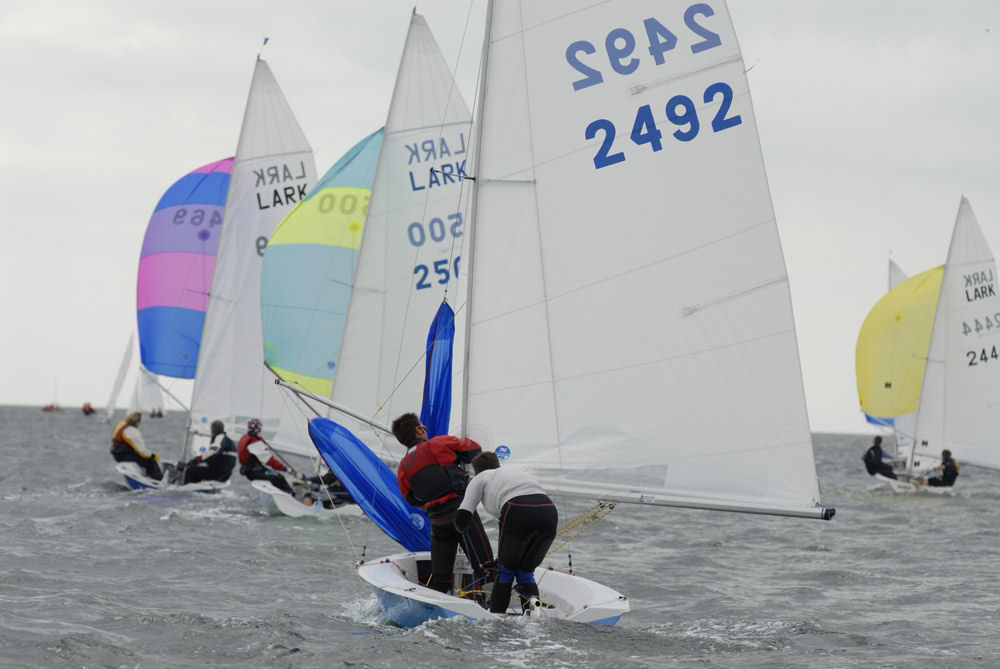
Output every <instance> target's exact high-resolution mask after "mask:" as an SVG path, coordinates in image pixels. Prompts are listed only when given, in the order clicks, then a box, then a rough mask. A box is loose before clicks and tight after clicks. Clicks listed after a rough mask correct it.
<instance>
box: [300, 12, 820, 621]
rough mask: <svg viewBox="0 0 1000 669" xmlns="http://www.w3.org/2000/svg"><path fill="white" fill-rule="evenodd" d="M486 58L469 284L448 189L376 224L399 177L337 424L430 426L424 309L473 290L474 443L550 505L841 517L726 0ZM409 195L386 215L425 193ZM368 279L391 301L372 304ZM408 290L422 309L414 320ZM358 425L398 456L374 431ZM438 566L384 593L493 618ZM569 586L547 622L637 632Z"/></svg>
mask: <svg viewBox="0 0 1000 669" xmlns="http://www.w3.org/2000/svg"><path fill="white" fill-rule="evenodd" d="M416 26H417V23H416V21H414V23H413V24H412V27H413V28H415V27H416ZM413 31H414V30H411V32H413ZM483 54H484V56H483V57H484V59H485V60H484V63H483V66H482V73H483V74H482V78H481V84H480V103H479V105H478V106H477V108H478V109H479V110H480V116H479V118H478V119H477V126H476V128H477V132H476V137H477V140H476V141H474V143H473V151H474V154H475V156H476V161H475V165H474V167H473V169H471V170H463V172H465V173H467V174H468V175H469V176H470V178H471V179H474V180H475V199H474V204H473V209H472V214H471V215H470V216H469V222H470V223H471V224H469V225H466V224H465V221H464V219H458V220H455V219H451V220H453V221H454V222H455V223H458V222H459V221H462V222H463V225H462V226H460V227H459V226H456V227H448V228H445V229H446V230H449V231H450V230H456V231H457V230H460V231H461V232H462V236H461V239H456V240H455V241H456V242H457V243H459V244H461V246H462V248H461V263H458V258H459V249H457V248H452V246H451V244H450V243H451V242H452V240H451V239H448V238H447V236H445V237H446V238H445V239H442V241H443V242H445V244H444V246H443V247H442V248H440V249H438V250H436V251H434V250H433V249H431V250H428V251H427V253H426V254H425V253H424V252H425V247H424V246H423V245H422V243H427V242H429V240H430V239H434V237H433V236H432V233H431V231H430V228H429V223H430V222H431V221H432V220H433V219H432V217H435V218H437V220H439V221H442V222H443V221H444V220H445V218H444V215H445V214H446V213H448V212H449V211H450V212H454V213H456V214H458V215H461V214H460V210H458V209H456V208H454V207H452V208H451V209H447V208H445V206H444V205H443V202H442V203H439V202H438V200H441V199H442V196H443V192H441V191H432V190H431V189H427V190H426V191H425V195H426V197H427V202H426V204H423V205H420V204H419V202H418V203H417V205H416V206H415V207H414V213H413V214H411V216H410V218H409V219H406V220H403V221H399V222H396V224H395V225H392V224H391V222H392V221H391V219H387V220H386V221H385V222H383V223H381V224H377V223H376V221H377V220H378V219H377V217H378V215H379V213H380V212H381V211H383V208H382V207H380V206H378V205H377V204H376V202H377V201H378V200H379V198H380V197H387V198H388V197H390V196H389V195H383V192H382V190H381V188H382V172H383V170H382V166H381V165H380V167H379V177H378V178H377V179H376V186H375V189H374V196H373V198H374V199H373V204H372V211H371V213H370V215H369V219H368V222H367V223H366V231H365V239H364V241H363V243H362V249H361V258H360V259H359V268H358V274H357V277H356V281H355V287H354V293H353V295H352V302H351V308H350V310H349V312H348V324H347V334H346V335H345V341H344V345H343V347H342V349H341V356H340V363H339V365H338V377H337V382H336V384H335V386H334V400H335V403H336V404H339V405H343V406H345V407H348V408H351V409H355V410H356V411H357V413H359V414H360V415H362V416H365V417H369V418H370V420H371V422H370V423H369V425H371V424H373V423H374V422H375V421H377V420H382V421H386V422H387V421H388V420H391V419H392V418H393V417H394V416H395V415H396V414H398V413H401V412H403V411H408V410H414V409H415V407H416V406H419V403H420V402H419V400H420V398H421V394H420V393H421V391H422V386H421V384H420V383H419V381H420V379H419V373H418V374H416V375H414V374H413V373H412V372H413V370H414V369H418V370H419V369H421V368H422V364H421V363H422V362H423V354H424V352H425V350H426V340H425V338H424V337H425V335H426V326H427V323H429V322H430V319H431V318H432V316H433V314H434V312H435V311H436V310H437V307H438V305H439V304H440V302H441V300H440V298H438V299H437V300H434V301H428V304H427V305H426V306H425V302H424V298H423V297H422V296H421V293H420V291H419V289H420V287H421V285H422V282H425V281H426V282H428V285H429V286H435V287H436V290H437V291H438V293H439V294H440V290H441V288H442V286H445V285H448V286H450V288H451V289H452V290H454V292H449V293H448V298H449V299H448V301H449V302H451V303H453V304H456V305H457V308H456V309H455V312H456V314H458V319H459V320H458V322H457V324H456V325H457V327H456V335H455V339H456V351H457V352H456V354H455V358H454V359H455V360H456V361H464V364H461V369H456V378H457V379H459V380H460V383H461V391H459V392H456V393H455V394H454V399H453V406H456V407H460V411H458V412H457V413H455V414H453V415H457V416H459V420H458V425H457V426H455V427H453V428H452V429H453V430H454V431H456V432H457V433H459V434H464V435H467V436H469V437H470V438H472V439H474V440H475V441H477V442H478V443H480V444H481V445H483V446H484V447H486V448H491V449H495V450H497V451H498V452H499V453H503V455H504V456H505V457H506V458H507V462H508V463H510V464H513V465H515V466H521V467H524V468H526V469H530V470H531V471H532V472H533V473H534V475H535V477H536V478H537V479H538V480H539V482H540V483H541V484H542V485H543V486H544V487H545V489H546V490H547V491H549V492H552V493H558V494H564V495H571V496H577V497H583V498H588V499H591V500H603V501H605V502H630V503H637V504H645V505H650V506H680V507H690V508H699V509H718V510H728V511H742V512H747V513H761V514H773V515H786V516H794V517H802V518H814V519H829V518H831V517H832V516H833V510H832V509H829V508H825V507H823V506H822V504H821V502H820V499H819V484H818V480H817V477H816V469H815V464H814V462H813V454H812V438H811V434H810V430H809V423H808V417H807V413H806V403H805V393H804V390H803V385H802V375H801V368H800V365H799V356H798V346H797V342H796V333H795V324H794V319H793V315H792V307H791V298H790V293H789V288H788V279H787V275H786V270H785V264H784V258H783V256H782V253H781V247H780V242H779V239H778V234H777V226H776V224H775V220H774V211H773V208H772V205H771V199H770V192H769V189H768V186H767V181H766V177H765V174H764V169H763V165H762V160H761V150H760V144H759V140H758V136H757V131H756V123H755V120H754V115H753V108H752V106H751V103H750V96H749V90H748V82H747V78H746V74H745V66H744V64H743V60H742V56H741V54H740V50H739V46H738V44H737V40H736V36H735V34H734V32H733V28H732V24H731V21H730V18H729V14H728V11H727V9H726V6H725V4H724V3H722V2H707V3H696V4H690V3H688V2H652V1H649V2H630V3H626V2H605V3H599V4H594V5H588V6H580V3H577V2H568V1H562V2H557V1H550V2H539V3H517V2H505V1H500V0H496V1H494V2H491V3H490V5H489V9H488V18H487V29H486V43H485V46H484V50H483ZM400 73H401V76H402V75H403V74H404V73H405V69H404V67H402V66H401V68H400ZM407 111H409V110H408V109H407ZM391 118H392V113H390V120H391ZM452 118H454V117H451V116H449V115H447V114H444V113H440V114H439V115H438V116H437V120H436V121H435V126H434V127H433V128H430V129H428V130H426V131H424V134H428V135H430V137H428V138H421V140H424V139H430V140H432V142H431V145H433V136H434V135H435V132H438V133H440V134H441V136H443V137H446V138H447V139H448V144H449V146H451V145H452V135H451V134H449V133H455V132H457V128H456V129H455V130H451V129H448V128H447V123H448V122H449V121H451V119H452ZM452 122H457V119H456V120H455V121H452ZM442 123H444V124H445V128H446V129H445V130H443V131H438V130H437V128H438V127H440V126H441V125H442ZM392 128H393V125H392V123H391V122H387V124H386V147H385V148H383V152H384V154H385V152H386V151H389V148H388V147H390V146H392V145H391V144H390V142H391V141H392V140H395V138H396V134H395V133H394V132H392ZM400 141H403V140H402V139H401V140H400ZM413 141H414V140H410V142H411V143H412V142H413ZM418 146H421V144H419V143H418ZM389 155H392V154H391V153H390V154H389ZM447 162H449V161H448V160H445V161H441V160H440V158H439V159H438V160H437V161H433V162H432V163H431V164H429V165H427V164H424V163H421V165H420V167H421V168H422V169H421V170H417V169H415V168H414V166H409V168H408V169H409V170H411V176H412V181H411V183H410V190H411V191H412V190H413V189H415V188H417V187H418V186H423V185H424V183H423V181H422V180H421V179H423V178H429V179H432V178H435V177H436V178H440V176H442V175H444V174H445V168H444V164H441V163H445V164H446V163H447ZM425 175H426V176H425ZM404 176H405V174H404ZM428 185H429V184H428ZM443 189H444V187H443V185H442V190H443ZM390 193H391V197H392V198H393V200H392V202H393V205H394V206H392V207H390V206H386V207H385V208H384V211H385V212H394V211H395V210H396V206H405V204H404V203H405V202H406V200H405V199H404V198H409V197H412V193H408V192H406V189H405V188H404V189H399V188H398V187H397V188H396V189H394V190H391V191H390ZM434 196H437V197H434ZM396 198H398V199H396ZM421 206H422V207H426V210H427V211H426V213H424V214H423V215H420V214H421V212H422V211H423V209H422V208H421ZM373 219H374V220H373ZM622 221H627V222H628V224H627V225H624V224H621V222H622ZM421 234H422V235H423V236H421ZM371 237H375V238H376V239H381V240H382V241H381V242H378V243H373V244H369V242H370V238H371ZM456 237H457V235H456ZM407 245H408V246H409V248H407ZM395 247H399V248H401V249H403V250H408V251H409V253H403V251H402V250H401V251H399V255H395V254H394V252H393V249H394V248H395ZM369 253H372V255H373V256H374V260H373V262H372V267H371V268H370V269H369V267H368V265H367V263H366V258H367V255H368V254H369ZM456 264H457V269H458V270H459V281H458V282H455V281H454V276H455V272H454V270H455V269H456ZM369 271H370V272H371V276H372V277H374V278H376V279H377V278H378V277H384V278H381V279H379V280H380V281H381V283H379V282H378V281H374V282H373V283H370V284H369V283H366V282H365V280H364V279H365V277H366V275H368V272H369ZM470 273H471V277H469V279H468V280H469V286H468V288H467V292H466V290H464V289H463V284H462V282H463V281H464V280H465V278H464V277H468V276H469V274H470ZM397 284H401V285H403V286H404V288H409V287H411V286H412V287H413V290H407V291H403V292H402V293H401V295H403V296H404V297H402V298H400V299H392V298H391V295H393V294H394V293H393V292H389V291H390V290H393V291H394V290H395V289H396V285H397ZM427 292H428V293H431V291H427ZM369 301H370V302H369ZM376 304H381V305H382V307H378V306H375V305H376ZM356 318H357V320H356ZM376 319H378V320H376ZM359 323H361V324H363V325H360V326H359ZM402 323H405V326H404V325H402ZM373 333H379V336H375V335H374V334H373ZM409 333H412V334H409ZM418 334H419V337H418V336H417V335H418ZM414 376H416V377H417V378H416V381H414V379H413V378H412V377H414ZM345 423H347V424H350V425H353V426H355V427H356V428H357V430H358V435H359V436H361V438H362V439H363V440H366V441H368V442H371V443H372V444H373V445H377V444H376V442H377V439H375V438H374V437H373V436H372V430H371V427H369V426H366V425H365V422H364V421H363V420H362V421H359V422H354V423H352V422H350V421H345ZM312 425H313V428H312V432H313V437H314V440H316V443H317V447H318V448H320V450H321V451H322V452H323V453H324V456H325V457H326V458H327V462H328V463H330V464H331V467H333V468H334V469H335V471H337V474H338V476H341V474H344V476H347V475H348V474H349V471H348V469H349V468H348V467H343V468H342V470H341V469H337V466H336V465H337V458H338V457H339V456H338V455H337V454H338V453H346V454H348V455H347V457H348V458H349V457H350V455H349V454H350V452H351V448H352V447H351V446H350V445H349V442H350V438H348V437H343V438H342V435H339V433H338V432H337V430H335V429H333V428H331V425H333V424H332V422H330V421H325V422H324V421H323V419H315V420H314V421H313V422H312ZM338 427H339V426H338ZM383 427H384V426H383ZM386 446H387V447H388V446H389V443H388V442H387V444H386ZM397 448H398V447H397ZM342 478H343V477H342ZM345 482H346V481H345ZM414 521H415V522H416V519H414ZM427 559H428V555H427V554H426V553H409V554H401V555H393V556H389V557H386V558H383V559H380V560H373V561H367V562H365V563H364V564H362V565H360V566H359V574H360V575H361V576H362V578H363V579H365V580H366V581H368V582H369V583H371V584H372V585H373V586H374V588H375V590H376V595H377V596H378V597H379V600H380V602H381V603H382V605H383V609H384V610H385V612H386V614H387V615H388V616H390V617H392V618H393V619H394V620H396V621H397V622H400V623H401V624H415V623H417V622H420V620H426V619H428V618H432V617H440V616H465V617H468V618H473V619H480V618H490V617H492V614H490V613H489V612H487V611H485V610H484V609H482V608H481V607H479V606H478V605H477V604H475V602H472V601H471V600H467V599H461V598H457V597H448V596H447V595H444V594H442V593H437V592H435V591H431V590H429V589H427V588H425V587H423V586H422V585H421V584H420V583H419V582H418V581H417V580H416V576H415V575H416V574H418V573H420V566H421V563H422V562H425V561H426V560H427ZM554 573H558V572H556V571H555V570H539V571H538V572H536V578H537V579H538V585H539V588H540V590H541V593H542V599H543V600H544V601H545V602H546V606H545V607H543V609H542V610H541V611H540V613H541V614H542V615H543V616H548V617H553V618H563V619H568V620H575V621H581V622H592V623H605V624H613V623H614V622H615V621H616V620H617V619H618V617H619V616H620V615H622V614H623V613H625V612H626V611H628V603H627V601H626V600H624V599H623V598H622V597H621V596H620V595H618V593H616V592H614V591H613V590H611V589H609V588H606V587H604V586H601V585H599V584H595V583H592V582H589V581H585V580H584V579H580V578H579V577H578V576H575V575H574V576H569V575H564V576H566V578H557V577H555V576H552V574H554ZM457 576H461V574H460V573H457ZM456 582H461V581H460V580H456Z"/></svg>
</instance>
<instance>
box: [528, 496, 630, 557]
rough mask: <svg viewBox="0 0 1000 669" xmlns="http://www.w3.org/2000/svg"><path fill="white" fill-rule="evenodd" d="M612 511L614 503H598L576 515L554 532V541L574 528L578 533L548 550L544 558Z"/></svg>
mask: <svg viewBox="0 0 1000 669" xmlns="http://www.w3.org/2000/svg"><path fill="white" fill-rule="evenodd" d="M614 510H615V504H614V502H598V503H597V504H595V505H594V506H592V507H590V508H589V509H587V510H586V511H584V512H583V513H581V514H580V515H578V516H577V517H576V518H573V519H572V520H570V521H569V522H568V523H566V524H564V525H563V526H562V527H561V528H559V531H558V532H556V537H555V538H556V539H558V538H559V537H561V536H563V535H565V534H566V533H568V532H571V531H573V530H575V529H576V528H580V529H579V531H577V532H576V533H574V534H573V535H572V536H571V537H570V538H568V539H566V540H565V541H563V542H562V543H561V544H559V545H558V546H556V547H555V548H553V549H552V550H550V551H549V552H548V553H546V554H545V557H549V556H550V555H552V554H553V553H555V552H556V551H557V550H559V549H560V548H562V547H563V546H565V545H566V544H568V543H569V542H571V541H573V539H576V538H577V537H578V536H580V535H581V534H583V533H584V532H586V531H587V530H588V529H590V528H591V527H593V525H594V524H596V523H597V521H599V520H600V519H601V518H604V517H605V516H607V515H608V514H609V513H611V512H612V511H614ZM588 521H589V522H588ZM584 523H586V524H584Z"/></svg>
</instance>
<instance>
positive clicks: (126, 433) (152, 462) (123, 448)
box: [111, 421, 163, 481]
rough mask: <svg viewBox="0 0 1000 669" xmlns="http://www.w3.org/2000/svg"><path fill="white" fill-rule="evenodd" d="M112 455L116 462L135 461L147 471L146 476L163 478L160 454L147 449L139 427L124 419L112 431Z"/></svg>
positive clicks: (157, 478)
mask: <svg viewBox="0 0 1000 669" xmlns="http://www.w3.org/2000/svg"><path fill="white" fill-rule="evenodd" d="M111 457H113V458H114V459H115V462H135V463H137V464H138V465H139V466H140V467H142V468H143V470H144V471H145V472H146V476H148V477H149V478H151V479H156V480H157V481H159V480H160V479H162V478H163V472H162V471H161V470H160V464H159V463H158V462H157V460H159V459H160V456H158V455H156V454H155V453H150V452H147V451H146V444H145V443H144V442H143V440H142V434H140V433H139V428H137V427H135V426H134V425H129V424H128V423H127V422H125V421H122V422H120V423H118V426H117V427H115V429H114V432H112V433H111Z"/></svg>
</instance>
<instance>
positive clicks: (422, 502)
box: [396, 435, 493, 592]
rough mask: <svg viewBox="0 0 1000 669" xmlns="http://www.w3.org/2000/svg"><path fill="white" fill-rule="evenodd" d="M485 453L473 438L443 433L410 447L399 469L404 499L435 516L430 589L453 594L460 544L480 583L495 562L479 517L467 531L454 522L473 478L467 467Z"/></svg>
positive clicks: (473, 516)
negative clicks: (490, 565)
mask: <svg viewBox="0 0 1000 669" xmlns="http://www.w3.org/2000/svg"><path fill="white" fill-rule="evenodd" d="M481 451H482V449H481V448H480V447H479V444H477V443H476V442H474V441H472V440H471V439H459V438H457V437H451V436H448V435H442V436H440V437H434V438H433V439H429V440H427V441H425V442H422V443H419V444H417V445H416V446H413V447H412V448H410V450H409V451H408V452H407V454H406V455H405V456H403V459H402V460H400V462H399V467H398V468H397V470H396V476H397V478H398V480H399V489H400V491H401V492H402V493H403V497H404V498H405V499H406V501H407V502H409V503H410V504H412V505H413V506H418V507H420V508H422V509H423V510H424V511H426V512H427V516H428V517H429V518H430V521H431V578H430V581H429V582H428V587H429V588H432V589H434V590H438V591H440V592H448V591H449V590H451V586H452V575H453V571H454V568H455V551H456V550H457V548H458V546H459V544H461V546H462V551H463V552H464V553H465V555H466V557H468V558H469V563H470V564H471V565H472V571H473V572H474V573H475V575H476V579H477V580H484V579H485V571H484V569H483V563H484V562H490V561H492V560H493V548H492V546H490V541H489V539H488V538H487V536H486V530H484V529H483V523H482V521H481V520H480V519H479V514H477V513H473V514H472V517H471V519H470V520H469V523H468V528H467V530H466V531H465V532H459V531H458V529H456V528H455V523H454V519H455V512H456V511H457V510H458V506H459V504H461V502H462V495H464V494H465V486H466V484H467V482H468V478H469V477H468V475H467V474H466V473H465V469H463V468H462V464H463V463H467V462H471V461H472V458H474V457H475V456H476V455H478V454H479V453H480V452H481Z"/></svg>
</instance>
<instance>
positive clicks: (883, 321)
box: [855, 261, 944, 465]
mask: <svg viewBox="0 0 1000 669" xmlns="http://www.w3.org/2000/svg"><path fill="white" fill-rule="evenodd" d="M891 262H892V261H890V263H891ZM943 274H944V266H941V267H935V268H934V269H930V270H927V271H926V272H921V273H920V274H918V275H916V276H914V277H910V278H908V279H907V278H903V279H902V280H898V279H900V275H899V274H898V273H895V274H894V273H893V272H892V270H891V266H890V277H891V278H890V284H891V285H890V288H891V289H890V290H889V292H888V293H886V294H885V296H884V297H882V299H880V300H879V301H878V302H877V303H876V304H875V306H874V307H872V310H871V311H870V312H869V314H868V316H867V317H866V318H865V321H864V323H863V324H862V325H861V331H860V332H859V334H858V342H857V346H856V349H855V372H856V376H857V383H858V397H859V399H860V401H861V410H862V411H863V412H864V414H865V419H866V420H867V421H868V422H869V423H871V424H872V425H877V426H879V427H884V428H888V429H891V430H892V431H893V434H894V435H895V446H894V452H893V453H892V456H893V459H894V461H895V463H896V464H897V465H899V464H902V462H901V459H902V460H905V458H906V455H904V453H905V454H908V453H909V450H910V446H911V445H912V440H913V429H914V421H915V419H916V411H917V405H918V403H919V400H920V387H921V384H922V382H923V378H924V366H925V365H926V362H927V350H928V349H929V348H930V342H931V330H932V328H933V325H934V312H935V310H936V308H937V303H938V295H939V294H940V291H941V278H942V276H943ZM894 279H896V280H898V281H897V282H896V283H895V284H893V280H894Z"/></svg>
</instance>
